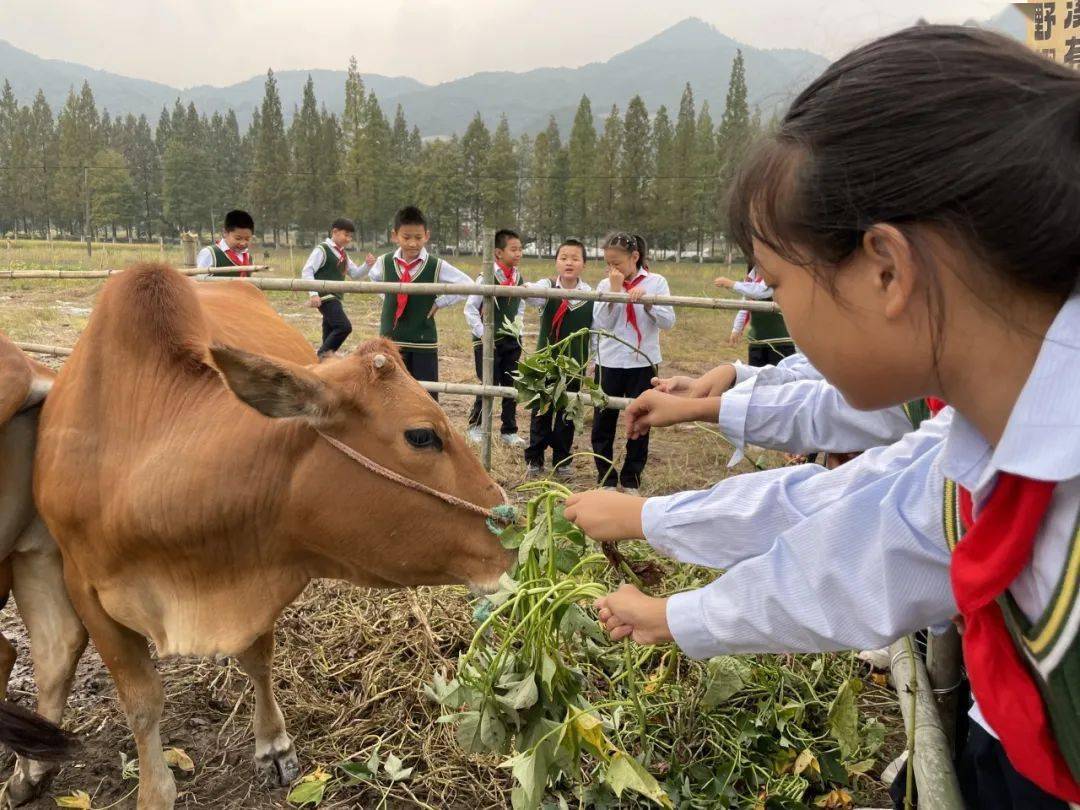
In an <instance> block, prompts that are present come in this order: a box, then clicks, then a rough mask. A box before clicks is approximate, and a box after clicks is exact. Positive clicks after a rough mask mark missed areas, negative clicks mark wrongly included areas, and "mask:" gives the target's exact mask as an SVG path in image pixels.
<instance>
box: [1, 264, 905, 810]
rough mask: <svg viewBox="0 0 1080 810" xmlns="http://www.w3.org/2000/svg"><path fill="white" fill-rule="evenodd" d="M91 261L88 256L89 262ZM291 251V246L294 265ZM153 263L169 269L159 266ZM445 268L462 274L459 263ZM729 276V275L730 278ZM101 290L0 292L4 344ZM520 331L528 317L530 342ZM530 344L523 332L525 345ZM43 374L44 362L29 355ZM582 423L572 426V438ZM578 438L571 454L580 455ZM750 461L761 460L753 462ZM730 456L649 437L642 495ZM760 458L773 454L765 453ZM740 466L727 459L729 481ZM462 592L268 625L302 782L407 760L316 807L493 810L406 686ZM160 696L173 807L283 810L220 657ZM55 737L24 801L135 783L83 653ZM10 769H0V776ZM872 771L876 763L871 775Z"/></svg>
mask: <svg viewBox="0 0 1080 810" xmlns="http://www.w3.org/2000/svg"><path fill="white" fill-rule="evenodd" d="M102 254H104V255H102ZM156 255H158V254H157V251H156V250H155V249H139V248H125V247H122V246H121V247H112V248H109V249H105V250H99V251H98V253H97V255H96V256H95V258H94V259H93V260H92V261H91V262H87V260H86V259H85V252H83V251H82V250H81V249H79V248H59V247H53V248H49V249H45V248H43V247H41V246H37V247H36V248H34V247H26V246H22V247H21V246H19V245H18V244H16V245H15V246H14V247H11V246H9V247H8V249H7V262H4V261H3V257H4V252H3V251H2V250H0V267H8V268H14V269H38V268H40V269H45V268H53V269H55V268H58V267H64V268H69V269H89V268H95V269H96V268H98V267H102V266H104V267H110V266H112V267H118V266H123V264H125V263H127V262H128V261H130V260H131V259H133V258H144V257H145V258H150V257H154V256H156ZM304 255H306V251H301V250H297V251H296V253H295V256H294V257H293V258H294V261H293V263H292V264H293V265H295V266H296V267H298V266H299V264H300V263H302V260H303V257H304ZM169 258H170V259H172V260H176V259H177V258H178V257H177V256H176V255H175V254H170V256H169ZM269 260H270V261H271V263H273V264H274V265H275V268H276V269H275V271H274V272H273V273H272V274H273V275H282V276H289V275H292V273H291V272H289V271H290V268H291V267H292V265H290V263H289V253H288V251H285V250H278V251H276V252H273V253H271V255H270V257H269ZM458 266H460V267H461V269H463V270H465V271H466V272H470V273H471V272H474V271H475V270H476V268H477V266H478V263H477V262H476V260H475V259H462V260H461V261H460V262H459V263H458ZM655 269H656V270H657V271H659V272H661V273H664V274H665V275H666V276H667V277H668V279H669V281H670V282H671V286H672V290H673V292H674V293H676V294H686V295H713V294H715V292H716V291H715V290H714V288H713V286H712V284H711V280H712V277H713V275H715V274H716V273H718V272H720V271H721V270H723V268H722V267H721V266H717V265H706V266H704V267H701V266H698V265H688V264H683V265H679V266H676V265H664V266H658V267H656V268H655ZM524 272H525V274H526V276H527V277H528V278H538V277H540V276H541V275H546V274H548V273H550V272H551V267H550V264H549V263H547V262H543V263H540V262H537V261H534V260H532V261H528V262H526V266H525V268H524ZM729 272H730V274H731V275H733V276H736V275H738V274H739V272H740V271H739V270H737V269H736V270H732V271H729ZM586 277H587V278H588V279H589V280H591V281H592V282H593V284H594V285H595V283H596V281H598V280H599V278H600V268H599V266H598V265H597V264H594V263H590V265H589V266H588V269H587V271H586ZM100 287H101V285H100V283H97V282H85V281H37V280H35V281H26V280H0V331H3V332H4V333H6V334H8V335H9V336H11V337H12V338H13V339H15V340H22V341H33V342H38V343H49V344H57V345H64V346H71V345H72V344H73V343H74V342H75V340H76V338H77V337H78V333H79V332H80V331H81V330H82V328H83V327H84V326H85V324H86V321H87V318H88V316H89V314H90V310H91V308H92V307H93V303H94V298H95V296H96V294H97V292H98V291H99V290H100ZM271 299H272V301H273V303H274V305H275V306H276V307H277V308H278V309H279V311H281V312H282V313H283V315H284V316H285V317H286V318H287V319H288V320H289V321H290V323H293V324H294V325H295V326H297V328H299V329H300V330H301V331H302V332H304V334H305V335H307V336H308V337H309V339H311V340H312V341H315V339H316V336H317V334H318V332H319V317H318V313H317V312H315V311H314V310H311V309H309V308H307V307H305V306H303V303H304V299H305V296H303V295H301V294H271ZM347 310H348V312H349V314H350V317H351V318H352V320H353V324H354V329H355V331H354V335H353V337H352V338H351V339H350V343H349V344H347V347H348V345H355V343H356V342H357V341H358V339H362V338H363V337H364V336H374V335H375V334H376V333H377V305H376V303H375V301H374V300H373V299H371V298H361V297H360V296H351V297H350V298H348V299H347ZM731 317H732V313H730V312H714V311H707V310H680V311H679V313H678V323H677V324H676V327H675V329H674V330H673V332H671V333H669V334H668V335H666V336H665V338H664V344H663V351H664V353H665V363H664V372H665V373H669V374H670V373H691V374H697V373H700V372H702V371H704V370H705V369H707V368H709V367H711V366H712V365H714V364H716V363H717V362H720V361H723V360H725V359H730V358H732V357H735V356H737V355H744V354H745V347H735V348H733V347H729V346H727V344H726V342H725V339H726V336H727V334H728V332H729V331H730V324H731ZM439 326H440V331H441V333H442V340H443V348H442V350H441V358H440V364H441V376H442V379H444V380H446V381H453V382H475V372H474V370H473V360H472V352H471V349H470V347H469V339H468V333H467V329H466V327H465V324H464V319H463V317H462V315H461V308H460V306H459V307H458V308H456V309H454V310H450V311H447V312H443V313H442V314H441V315H440V324H439ZM535 330H536V319H535V318H530V319H529V321H528V322H527V334H528V333H529V332H530V331H531V332H532V334H533V335H535ZM533 339H534V338H527V339H526V345H529V344H530V343H531V341H532V340H533ZM44 359H45V360H46V362H50V363H52V364H54V365H55V364H57V362H58V360H57V359H55V358H54V359H48V358H44ZM442 402H443V404H444V407H445V408H446V410H447V411H448V413H449V414H450V415H451V420H452V421H453V422H454V423H455V424H456V425H459V426H460V427H461V429H462V430H464V428H465V424H466V419H467V412H468V408H469V406H470V404H471V401H470V400H469V399H467V398H464V397H451V396H444V397H443V398H442ZM519 425H520V429H521V431H522V433H523V435H524V434H527V430H528V415H527V414H526V413H525V412H524V411H521V410H520V409H519ZM587 429H588V428H587V427H586V430H587ZM587 445H588V437H587V436H585V437H579V438H578V440H577V449H579V450H584V449H587ZM752 455H753V457H754V458H755V459H758V458H759V456H760V455H761V454H760V453H754V454H752ZM729 456H730V448H729V447H728V446H727V445H726V444H725V443H724V441H723V440H722V439H721V438H720V437H719V436H718V435H716V434H715V433H714V432H711V431H708V430H707V429H705V428H700V427H693V426H685V427H680V428H676V429H672V430H666V431H661V432H658V433H657V434H656V435H655V436H654V437H653V440H652V444H651V447H650V458H649V464H648V468H647V470H646V477H645V483H644V486H643V490H644V493H645V494H658V493H666V492H672V491H677V490H683V489H693V488H700V487H704V486H708V485H710V484H712V483H714V482H715V481H716V480H718V479H719V478H721V477H723V476H724V475H726V474H728V470H727V467H726V464H727V460H728V458H729ZM764 460H765V461H766V462H767V463H770V464H775V463H778V459H777V458H776V457H775V456H773V455H771V454H767V455H766V457H765V459H764ZM751 469H753V467H752V466H751V465H750V464H749V463H748V462H743V463H741V464H740V465H739V467H738V468H736V470H735V471H736V472H746V471H749V470H751ZM494 475H495V477H496V478H497V479H498V480H499V481H500V483H502V484H503V485H504V486H506V487H507V488H511V487H513V486H516V485H517V484H520V483H521V482H522V480H523V477H524V465H523V462H522V459H521V455H520V450H518V451H511V450H509V449H508V448H505V447H502V446H496V448H495V452H494ZM594 483H595V477H594V471H593V469H592V468H591V464H590V465H588V466H587V465H586V464H585V463H584V462H579V464H578V467H577V470H576V480H575V484H574V486H575V488H579V489H585V488H588V487H590V486H593V485H594ZM471 628H472V623H471V618H470V611H469V607H468V599H467V594H466V592H465V590H464V589H462V588H421V589H418V590H416V591H413V592H380V591H369V590H365V589H358V588H350V587H347V586H344V585H341V584H337V583H327V582H319V583H314V584H312V585H311V586H310V587H309V588H308V589H307V591H306V592H305V593H304V594H303V596H302V597H301V598H300V599H299V600H298V601H297V602H296V603H295V604H294V605H292V606H291V607H290V608H289V609H288V610H287V611H286V613H285V615H284V617H283V619H282V621H281V622H280V623H279V626H278V632H277V641H278V648H277V654H276V656H275V661H276V664H277V666H276V683H277V687H278V695H279V700H280V701H281V704H282V710H283V712H284V714H285V717H286V720H287V724H288V726H289V731H290V733H291V734H292V735H293V737H294V739H295V742H296V747H297V751H298V754H299V756H300V761H301V770H302V772H308V771H309V770H311V769H312V768H313V767H315V766H316V765H319V764H321V765H324V766H327V767H328V766H330V765H332V764H333V763H334V762H338V761H341V760H343V759H348V758H353V759H357V760H360V761H363V760H366V759H367V757H368V756H369V755H370V754H371V753H372V752H373V751H375V750H376V749H377V750H378V751H379V752H380V753H382V754H383V755H384V756H385V755H386V754H390V753H394V754H396V755H397V756H398V757H400V758H401V759H402V760H403V761H404V763H405V765H406V766H410V765H412V766H416V769H417V771H416V774H415V775H414V777H413V779H411V780H409V781H404V782H398V783H395V784H393V785H387V786H386V787H385V788H384V789H381V790H380V789H376V788H372V787H368V788H366V789H365V788H361V787H357V788H354V789H351V790H350V791H348V792H347V794H346V795H345V796H343V797H342V798H341V799H333V800H330V801H327V802H325V803H324V804H323V805H322V807H324V808H327V807H330V808H341V807H350V808H378V807H387V808H413V807H431V808H440V809H441V808H459V807H460V808H466V807H467V808H470V810H481V809H482V808H501V807H508V806H509V787H510V780H509V777H508V772H507V771H505V770H502V769H498V768H496V767H494V766H495V765H496V763H495V762H494V761H488V760H485V759H484V758H481V757H476V756H467V755H465V754H462V753H461V752H460V750H459V749H457V747H456V746H455V744H454V741H453V738H452V733H451V732H450V731H449V730H448V729H447V728H446V727H444V726H440V725H438V724H437V723H436V720H437V718H438V716H439V714H440V711H439V707H437V706H434V705H433V704H431V703H430V702H429V701H427V700H426V699H425V698H424V697H423V694H422V687H423V684H424V683H426V682H427V681H428V680H430V678H431V676H432V675H433V674H434V673H435V672H436V671H438V670H440V669H447V670H448V669H450V668H452V666H453V664H454V662H455V661H456V659H457V656H458V653H459V652H460V651H461V650H462V649H463V648H464V646H465V645H466V644H467V641H468V638H469V637H470V635H471ZM0 629H2V630H3V633H4V634H5V635H6V636H7V637H8V638H9V639H11V640H12V641H13V643H15V645H16V647H17V649H18V653H19V658H18V661H17V663H16V667H15V672H14V674H13V678H12V681H11V694H12V696H13V699H15V700H17V701H18V702H20V703H23V704H24V705H32V703H33V699H34V686H33V680H32V674H31V668H30V663H29V650H28V645H27V641H26V638H25V634H24V631H23V629H22V624H21V621H20V620H19V618H18V612H17V608H16V607H14V606H13V605H11V606H9V607H8V609H7V610H6V611H4V613H3V614H0ZM159 668H160V671H161V672H162V675H163V679H164V684H165V689H166V712H165V718H164V721H163V742H164V744H165V746H166V747H170V746H175V747H178V748H181V749H183V750H184V751H185V752H186V753H187V754H188V755H189V756H191V758H192V759H193V761H194V763H195V771H194V774H193V775H191V776H187V775H184V774H180V773H178V774H177V775H178V780H177V784H178V790H179V800H178V802H177V806H178V807H182V808H202V807H207V808H277V807H288V806H289V805H288V804H286V802H285V795H286V791H285V790H284V789H277V788H270V787H268V786H265V785H263V784H260V782H259V781H258V779H257V778H256V777H255V773H254V769H253V766H252V764H251V754H252V747H253V736H252V729H251V710H252V700H251V689H250V687H249V686H248V683H247V679H246V677H245V676H244V675H243V673H242V672H241V671H240V670H239V669H238V667H237V665H236V664H235V663H234V662H231V661H222V662H215V661H206V660H184V659H181V660H168V661H162V662H159ZM861 701H862V705H861V708H862V709H863V710H864V711H868V712H870V713H872V714H875V715H877V716H879V717H881V718H882V719H883V721H884V722H885V723H886V725H887V726H888V727H889V728H890V729H891V730H892V733H891V734H890V739H889V744H888V748H889V749H890V750H893V751H895V750H897V749H898V748H899V747H900V746H902V741H903V732H902V729H901V727H900V722H899V717H898V712H897V709H896V705H895V699H894V697H892V695H891V693H890V692H889V691H888V690H885V689H882V688H874V686H873V685H872V684H871V688H869V689H867V690H866V691H865V692H864V693H863V696H862V698H861ZM66 725H67V726H68V727H69V728H71V729H72V730H74V731H75V732H77V733H78V734H79V735H80V736H82V737H83V738H84V739H85V741H86V745H85V749H84V751H83V752H82V754H81V755H80V757H79V758H78V759H77V760H76V761H75V762H73V763H71V764H68V765H66V766H65V767H64V768H63V769H62V770H61V771H60V772H59V774H58V775H57V777H56V779H55V780H54V782H53V784H52V786H51V787H50V789H49V791H48V792H47V794H46V795H45V796H44V797H43V798H42V799H40V800H38V801H37V802H35V803H34V804H32V805H29V806H30V807H32V808H38V809H40V810H43V809H44V808H50V807H55V806H56V801H55V797H58V796H65V795H68V794H70V793H71V792H72V791H74V790H83V791H86V792H87V793H89V794H90V795H91V796H92V797H93V808H95V809H96V810H100V809H101V808H107V807H117V808H128V807H134V804H135V802H134V790H135V787H136V781H135V778H133V777H134V773H133V770H132V769H131V768H130V767H129V768H128V769H127V770H125V768H124V762H125V761H127V760H130V759H133V758H134V756H135V752H134V744H133V742H132V739H131V736H130V733H129V732H128V729H127V726H126V723H125V720H124V717H123V714H122V712H121V710H120V708H119V705H118V702H117V698H116V691H115V688H114V687H113V685H112V682H111V680H110V678H109V676H108V674H107V672H106V671H105V669H104V667H103V665H102V663H101V660H100V658H99V657H98V655H97V653H96V652H95V651H94V649H93V648H92V647H91V648H89V649H88V650H87V653H86V654H85V655H84V657H83V659H82V662H81V663H80V665H79V670H78V675H77V678H76V682H75V687H74V690H73V693H72V697H71V700H70V702H69V714H68V719H67V722H66ZM10 759H11V758H10V757H8V760H6V761H4V762H2V763H0V769H2V770H0V773H3V774H7V773H10ZM887 762H888V758H887V756H885V755H884V754H883V759H881V760H879V766H878V767H879V768H880V767H883V766H884V765H885V764H886V763H887ZM859 799H860V802H861V803H863V804H869V805H870V806H878V807H883V806H886V805H887V804H888V800H887V798H886V797H885V794H884V792H883V791H882V790H881V789H880V787H877V786H876V784H874V783H871V782H869V781H867V782H866V783H864V784H863V785H862V787H861V790H860V794H859Z"/></svg>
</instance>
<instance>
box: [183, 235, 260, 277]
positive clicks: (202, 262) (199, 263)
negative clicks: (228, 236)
mask: <svg viewBox="0 0 1080 810" xmlns="http://www.w3.org/2000/svg"><path fill="white" fill-rule="evenodd" d="M217 246H218V247H219V248H221V251H222V252H223V253H224V252H225V251H228V250H232V248H230V247H229V244H228V243H227V242H226V241H225V240H224V239H219V240H218V241H217ZM233 252H234V253H236V254H237V255H238V256H239V257H240V258H241V259H243V258H244V257H245V256H247V254H248V251H247V249H246V248H245V249H244V250H237V251H233ZM195 266H196V267H198V268H199V269H200V270H209V269H211V268H212V267H213V266H214V249H213V248H212V247H210V246H207V247H204V248H203V249H202V250H200V251H199V255H198V256H196V257H195Z"/></svg>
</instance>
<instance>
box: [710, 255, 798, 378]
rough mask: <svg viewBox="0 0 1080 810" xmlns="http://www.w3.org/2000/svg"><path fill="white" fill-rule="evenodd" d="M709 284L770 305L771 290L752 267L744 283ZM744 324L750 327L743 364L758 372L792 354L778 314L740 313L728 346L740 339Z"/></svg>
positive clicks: (722, 278)
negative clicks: (748, 344)
mask: <svg viewBox="0 0 1080 810" xmlns="http://www.w3.org/2000/svg"><path fill="white" fill-rule="evenodd" d="M713 283H714V284H716V286H717V287H724V288H726V289H728V290H731V291H733V292H737V293H739V294H740V295H742V296H743V298H749V299H750V300H751V301H772V290H771V289H770V288H769V286H768V285H767V284H766V283H765V282H764V281H762V279H761V276H760V275H759V274H758V272H757V268H756V267H751V268H750V270H749V271H748V272H747V274H746V279H745V280H744V281H732V280H731V279H730V278H728V277H727V276H720V277H719V278H718V279H716V280H715V281H714V282H713ZM747 322H749V323H750V332H749V334H748V335H747V337H748V338H749V341H750V347H749V349H747V352H746V353H747V358H746V361H747V363H749V364H750V365H751V366H756V367H758V368H761V367H763V366H772V365H776V364H777V363H778V362H780V361H781V360H783V359H784V358H785V357H790V356H791V355H793V354H794V353H795V343H794V341H792V340H791V336H790V335H788V331H787V324H785V323H784V316H783V315H781V314H780V313H779V312H750V311H749V310H745V309H740V310H739V312H738V314H737V315H736V316H735V322H734V324H732V327H731V340H730V341H729V343H730V344H731V345H732V346H734V345H735V344H736V343H738V342H739V340H740V339H741V338H742V334H743V330H745V329H746V324H747Z"/></svg>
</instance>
